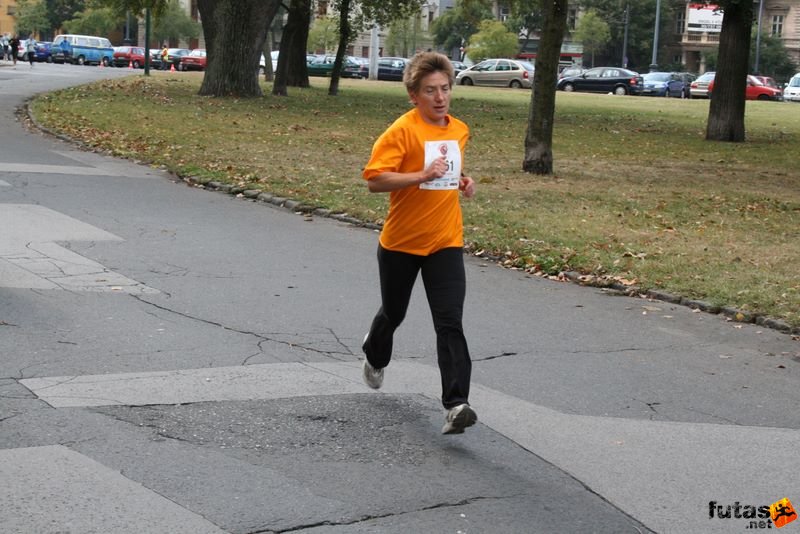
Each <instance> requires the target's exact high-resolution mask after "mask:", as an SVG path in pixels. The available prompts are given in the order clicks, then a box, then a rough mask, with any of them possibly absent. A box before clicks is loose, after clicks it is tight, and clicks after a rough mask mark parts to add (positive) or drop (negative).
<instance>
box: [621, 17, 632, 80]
mask: <svg viewBox="0 0 800 534" xmlns="http://www.w3.org/2000/svg"><path fill="white" fill-rule="evenodd" d="M630 20H631V6H630V3H629V2H625V15H624V16H623V19H622V22H623V24H624V25H625V31H624V33H623V37H622V68H623V69H627V68H628V22H630Z"/></svg>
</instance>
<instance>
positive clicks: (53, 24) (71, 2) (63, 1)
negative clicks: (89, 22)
mask: <svg viewBox="0 0 800 534" xmlns="http://www.w3.org/2000/svg"><path fill="white" fill-rule="evenodd" d="M17 4H18V5H19V2H17ZM44 4H45V6H47V18H48V20H49V21H50V31H51V32H56V31H58V30H60V29H61V28H62V27H63V26H64V22H66V21H68V20H70V19H72V18H74V17H75V14H76V13H79V12H80V11H83V10H84V8H85V6H86V2H85V0H44Z"/></svg>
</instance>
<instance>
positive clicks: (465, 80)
mask: <svg viewBox="0 0 800 534" xmlns="http://www.w3.org/2000/svg"><path fill="white" fill-rule="evenodd" d="M461 85H472V78H468V77H467V76H464V77H463V78H461Z"/></svg>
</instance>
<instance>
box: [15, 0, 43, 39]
mask: <svg viewBox="0 0 800 534" xmlns="http://www.w3.org/2000/svg"><path fill="white" fill-rule="evenodd" d="M51 27H52V26H51V23H50V19H49V18H48V17H47V5H46V4H45V3H44V2H42V1H41V0H17V15H16V25H15V30H16V32H17V35H22V36H28V35H33V34H36V35H42V34H44V33H47V32H49V31H50V28H51Z"/></svg>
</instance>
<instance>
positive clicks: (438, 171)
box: [422, 156, 447, 182]
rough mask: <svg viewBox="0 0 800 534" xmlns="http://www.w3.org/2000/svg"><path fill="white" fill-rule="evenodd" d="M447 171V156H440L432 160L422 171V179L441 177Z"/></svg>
mask: <svg viewBox="0 0 800 534" xmlns="http://www.w3.org/2000/svg"><path fill="white" fill-rule="evenodd" d="M446 172H447V158H445V157H444V156H440V157H438V158H436V159H435V160H433V161H432V162H431V164H430V165H428V167H427V168H426V169H425V170H424V171H422V181H423V182H430V181H431V180H435V179H436V178H441V177H442V176H444V173H446Z"/></svg>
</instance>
